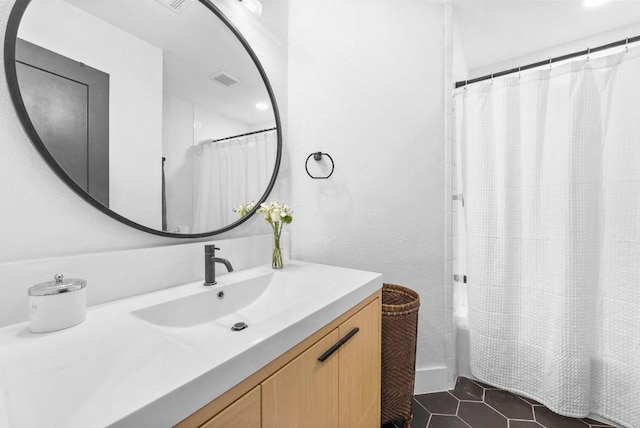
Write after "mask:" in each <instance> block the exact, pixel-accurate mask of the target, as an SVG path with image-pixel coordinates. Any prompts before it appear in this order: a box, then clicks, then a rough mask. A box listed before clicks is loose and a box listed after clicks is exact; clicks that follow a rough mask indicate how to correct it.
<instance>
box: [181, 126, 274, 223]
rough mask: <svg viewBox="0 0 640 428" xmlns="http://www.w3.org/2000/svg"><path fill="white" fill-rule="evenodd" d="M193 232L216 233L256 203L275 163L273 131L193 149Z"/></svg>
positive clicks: (203, 144) (267, 182) (265, 186)
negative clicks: (240, 207) (239, 208)
mask: <svg viewBox="0 0 640 428" xmlns="http://www.w3.org/2000/svg"><path fill="white" fill-rule="evenodd" d="M194 149H195V162H194V165H195V168H194V174H195V176H194V180H195V186H194V192H195V194H194V221H193V227H194V230H193V231H192V233H200V232H205V231H210V230H214V229H219V228H221V227H223V226H227V225H229V224H231V223H233V222H234V221H236V220H237V219H238V218H237V215H236V213H234V212H233V209H234V208H235V207H236V206H238V204H240V203H248V202H251V201H257V200H258V199H259V198H260V197H261V196H262V194H263V193H264V191H265V190H266V188H267V185H268V184H269V180H271V176H272V175H273V165H274V161H275V159H276V151H277V134H276V131H268V132H262V133H259V134H254V135H249V136H245V137H239V138H234V139H231V140H226V141H222V142H217V143H202V144H199V145H198V146H196V147H194Z"/></svg>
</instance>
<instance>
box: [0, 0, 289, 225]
mask: <svg viewBox="0 0 640 428" xmlns="http://www.w3.org/2000/svg"><path fill="white" fill-rule="evenodd" d="M198 1H199V2H200V3H201V4H202V5H204V6H205V7H206V8H207V9H209V10H210V11H211V12H213V14H215V15H216V16H217V17H218V18H219V19H220V20H221V21H222V22H223V23H224V24H225V25H226V26H227V28H228V29H229V30H231V32H232V33H233V34H234V35H235V36H236V37H237V39H238V40H239V41H240V43H241V44H242V46H243V47H244V48H245V50H246V51H247V53H248V54H249V56H250V57H251V60H252V61H253V63H254V65H255V66H256V68H257V69H258V72H259V73H260V77H262V81H263V83H264V85H265V87H266V88H267V92H268V93H269V98H270V100H271V105H272V107H273V114H274V117H275V121H276V128H277V139H278V142H277V152H276V153H277V155H276V161H275V165H274V167H273V174H272V176H271V180H270V181H269V184H268V185H267V189H266V190H265V192H264V194H263V195H262V197H261V198H260V200H259V201H258V202H257V203H256V206H255V207H254V208H253V209H252V210H251V211H249V213H247V215H246V216H244V217H242V218H240V219H238V220H236V221H235V222H233V223H231V224H229V225H227V226H224V227H222V228H220V229H216V230H213V231H209V232H203V233H190V234H186V233H185V234H177V233H169V232H164V231H161V230H157V229H152V228H150V227H147V226H144V225H142V224H139V223H136V222H134V221H131V220H129V219H128V218H126V217H124V216H122V215H120V214H118V213H116V212H115V211H112V210H110V209H109V208H108V207H105V206H104V205H102V204H101V203H100V202H98V201H97V200H96V199H94V198H93V197H92V196H91V195H89V193H87V192H86V191H85V190H84V189H83V188H82V187H80V186H79V185H78V184H77V183H76V182H75V181H74V180H73V179H72V178H71V177H70V176H69V175H68V174H67V173H66V172H65V171H64V170H63V169H62V167H61V166H60V165H59V164H58V163H57V162H56V160H55V159H54V158H53V156H52V155H51V153H50V152H49V150H47V148H46V146H45V145H44V143H43V142H42V139H41V138H40V136H39V135H38V133H37V132H36V129H35V127H34V126H33V123H32V122H31V118H30V117H29V114H28V112H27V109H26V107H25V105H24V102H23V100H22V95H21V93H20V87H19V85H18V74H17V68H16V42H17V38H18V27H19V26H20V21H21V20H22V17H23V15H24V13H25V11H26V9H27V6H28V5H29V3H31V0H16V2H15V4H14V6H13V8H12V10H11V13H10V15H9V20H8V22H7V29H6V32H5V39H4V68H5V75H6V79H7V85H8V87H9V94H10V95H11V100H12V101H13V105H14V107H15V109H16V112H17V114H18V118H19V119H20V122H21V123H22V127H23V128H24V130H25V132H26V133H27V135H28V136H29V138H30V140H31V142H32V143H33V145H34V146H35V148H36V149H37V150H38V153H40V155H41V156H42V158H43V159H44V160H45V162H46V163H47V164H48V165H49V167H50V168H51V169H52V170H53V171H54V172H55V173H56V175H57V176H58V177H59V178H60V179H61V180H62V181H64V182H65V183H66V184H67V186H68V187H69V188H71V190H73V191H74V192H75V193H76V194H78V195H79V196H80V197H81V198H82V199H84V200H85V201H87V202H88V203H90V204H91V205H93V206H94V207H95V208H97V209H98V210H100V211H101V212H103V213H104V214H106V215H108V216H110V217H111V218H114V219H116V220H118V221H119V222H121V223H124V224H126V225H127V226H130V227H133V228H135V229H138V230H141V231H143V232H147V233H151V234H153V235H159V236H165V237H170V238H204V237H208V236H213V235H218V234H221V233H224V232H227V231H229V230H231V229H234V228H236V227H238V226H240V225H241V224H242V223H244V222H245V221H247V220H249V218H250V217H251V216H252V215H253V214H255V212H256V210H257V209H258V208H259V207H260V204H261V203H263V202H265V201H266V200H267V198H268V197H269V194H270V193H271V191H272V190H273V186H274V185H275V182H276V178H277V176H278V171H279V170H280V162H281V158H282V126H281V122H280V113H279V110H278V104H277V102H276V97H275V95H274V92H273V88H272V87H271V83H270V82H269V79H268V78H267V74H266V72H265V71H264V68H263V67H262V64H261V63H260V60H258V57H257V55H256V54H255V52H254V51H253V49H251V46H250V45H249V43H248V42H247V40H246V39H245V38H244V36H243V35H242V34H241V33H240V31H239V30H238V29H237V28H236V27H235V26H234V25H233V24H232V23H231V22H230V21H229V20H228V19H227V17H226V16H225V15H224V14H223V13H222V11H220V9H218V8H217V7H216V6H215V5H214V4H213V3H211V2H210V1H209V0H198Z"/></svg>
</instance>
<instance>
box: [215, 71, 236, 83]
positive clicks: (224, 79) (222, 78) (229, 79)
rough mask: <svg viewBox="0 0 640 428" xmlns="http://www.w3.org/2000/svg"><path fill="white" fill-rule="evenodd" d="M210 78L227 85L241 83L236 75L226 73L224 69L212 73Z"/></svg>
mask: <svg viewBox="0 0 640 428" xmlns="http://www.w3.org/2000/svg"><path fill="white" fill-rule="evenodd" d="M209 79H211V80H213V81H214V82H218V83H220V84H221V85H224V86H226V87H229V86H233V85H236V84H238V83H240V79H236V78H235V77H233V76H232V75H230V74H228V73H225V72H224V71H219V72H217V73H215V74H212V75H211V76H209Z"/></svg>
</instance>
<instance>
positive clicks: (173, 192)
mask: <svg viewBox="0 0 640 428" xmlns="http://www.w3.org/2000/svg"><path fill="white" fill-rule="evenodd" d="M193 134H194V122H193V104H192V103H190V102H189V101H185V100H182V99H180V98H177V97H172V96H168V95H167V94H165V95H164V98H163V120H162V156H164V157H165V158H166V161H165V164H164V174H165V183H166V195H167V226H168V227H167V230H169V231H172V230H175V229H176V228H177V227H178V226H179V225H180V226H190V225H191V223H192V222H193V190H192V189H193V154H192V153H191V147H193Z"/></svg>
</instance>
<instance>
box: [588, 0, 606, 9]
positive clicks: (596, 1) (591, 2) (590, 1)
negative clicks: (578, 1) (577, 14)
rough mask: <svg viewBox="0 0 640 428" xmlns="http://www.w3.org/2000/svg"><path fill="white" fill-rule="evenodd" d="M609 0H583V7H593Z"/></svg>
mask: <svg viewBox="0 0 640 428" xmlns="http://www.w3.org/2000/svg"><path fill="white" fill-rule="evenodd" d="M608 1H609V0H584V7H595V6H600V5H601V4H603V3H606V2H608Z"/></svg>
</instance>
